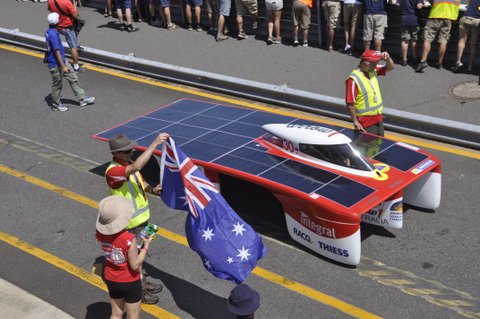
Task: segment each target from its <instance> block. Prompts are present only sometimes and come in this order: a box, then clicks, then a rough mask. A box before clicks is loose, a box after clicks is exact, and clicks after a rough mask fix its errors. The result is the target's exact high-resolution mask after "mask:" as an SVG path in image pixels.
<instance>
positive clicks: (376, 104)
mask: <svg viewBox="0 0 480 319" xmlns="http://www.w3.org/2000/svg"><path fill="white" fill-rule="evenodd" d="M349 78H351V79H353V81H355V83H356V84H357V87H358V93H357V96H356V98H355V113H356V114H357V115H359V116H364V115H377V114H382V111H383V100H382V94H381V93H380V86H379V85H378V80H377V76H376V74H375V73H374V74H371V78H370V79H369V78H367V77H366V76H365V74H363V72H362V71H361V70H359V69H355V70H353V71H352V73H350V76H349Z"/></svg>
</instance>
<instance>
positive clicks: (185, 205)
mask: <svg viewBox="0 0 480 319" xmlns="http://www.w3.org/2000/svg"><path fill="white" fill-rule="evenodd" d="M178 198H180V199H183V206H182V207H187V206H188V199H187V195H185V196H180V197H178Z"/></svg>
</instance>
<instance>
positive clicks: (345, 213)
mask: <svg viewBox="0 0 480 319" xmlns="http://www.w3.org/2000/svg"><path fill="white" fill-rule="evenodd" d="M163 131H167V132H169V133H170V134H171V136H172V137H173V138H174V139H175V141H176V143H177V145H178V146H180V147H181V148H182V150H183V151H184V152H185V153H186V154H187V155H188V156H189V157H191V158H192V159H193V160H194V162H195V163H196V164H197V165H199V166H201V167H203V169H204V171H205V173H206V175H207V176H208V177H209V178H210V179H211V180H212V182H217V183H219V182H220V178H219V176H220V175H221V174H226V175H229V176H233V177H235V178H239V179H242V180H245V181H248V182H250V183H254V184H257V185H260V186H262V187H264V188H265V189H267V190H268V191H270V192H271V193H272V194H273V195H274V196H275V197H276V198H277V199H278V201H279V202H280V203H281V205H282V207H283V211H284V213H285V219H286V225H287V228H288V232H289V234H290V236H291V237H292V238H293V239H294V240H295V241H296V242H298V243H300V244H302V245H304V246H306V247H308V248H309V249H311V250H313V251H315V252H317V253H319V254H320V255H323V256H325V257H328V258H330V259H332V260H335V261H338V262H341V263H344V264H351V265H356V264H358V263H359V262H360V256H361V236H360V224H361V223H362V222H364V223H370V224H375V225H380V226H383V227H390V228H396V229H399V228H402V227H403V203H407V204H410V205H413V206H416V207H421V208H424V209H430V210H433V209H436V208H437V207H438V206H439V205H440V200H441V164H440V161H439V160H438V159H437V158H436V157H435V156H433V155H431V154H429V153H428V152H425V151H424V150H421V149H419V148H417V147H415V146H412V145H408V144H405V143H401V142H396V141H392V140H389V139H386V138H383V137H379V136H375V135H371V134H366V133H360V132H357V131H353V130H350V129H346V128H341V127H335V126H332V125H327V124H323V123H319V122H315V121H310V120H305V119H298V118H294V117H290V116H283V115H278V114H273V113H269V112H263V111H257V110H250V109H243V108H238V107H232V106H224V105H218V104H212V103H207V102H201V101H195V100H188V99H184V100H179V101H177V102H175V103H172V104H170V105H168V106H166V107H162V108H160V109H157V110H154V111H152V112H150V113H147V114H145V115H142V116H140V117H138V118H136V119H133V120H131V121H128V122H125V123H123V124H121V125H119V126H116V127H114V128H112V129H109V130H106V131H103V132H100V133H98V134H96V135H94V136H93V137H94V138H97V139H101V140H108V139H109V138H110V137H112V136H113V135H114V134H116V133H125V134H127V135H128V136H129V137H130V138H132V139H135V140H137V142H138V144H139V149H142V148H145V147H147V146H148V145H149V144H150V142H151V141H152V140H153V138H154V137H155V135H156V134H158V132H163ZM157 153H159V151H157ZM218 186H219V187H221V185H218ZM164 187H168V185H166V186H164Z"/></svg>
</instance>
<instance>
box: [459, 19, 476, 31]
mask: <svg viewBox="0 0 480 319" xmlns="http://www.w3.org/2000/svg"><path fill="white" fill-rule="evenodd" d="M479 27H480V19H475V18H472V17H466V16H463V17H462V18H461V19H460V21H459V23H458V28H460V29H464V30H465V31H467V32H468V31H470V30H472V32H478V31H479V30H478V29H479Z"/></svg>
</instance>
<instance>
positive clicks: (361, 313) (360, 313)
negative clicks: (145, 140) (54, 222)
mask: <svg viewBox="0 0 480 319" xmlns="http://www.w3.org/2000/svg"><path fill="white" fill-rule="evenodd" d="M0 173H6V174H8V175H10V176H14V177H17V178H19V179H22V180H24V181H26V182H28V183H30V184H33V185H36V186H38V187H41V188H43V189H46V190H48V191H51V192H54V193H56V194H58V195H60V196H63V197H67V198H69V199H72V200H74V201H76V202H79V203H82V204H84V205H87V206H90V207H91V208H94V209H97V208H98V206H97V202H96V201H94V200H92V199H90V198H87V197H85V196H82V195H80V194H77V193H74V192H71V191H69V190H67V189H65V188H62V187H60V186H57V185H54V184H51V183H49V182H46V181H44V180H41V179H39V178H36V177H33V176H30V175H28V174H25V173H23V172H20V171H17V170H15V169H13V168H9V167H7V166H5V165H2V164H0ZM3 234H4V233H1V232H0V239H1V240H3V241H6V242H8V243H10V242H9V241H7V240H6V239H4V236H3ZM158 234H159V235H160V236H162V237H164V238H166V239H168V240H171V241H174V242H176V243H179V244H181V245H183V246H186V247H188V244H187V239H186V238H185V236H182V235H179V234H176V233H174V232H171V231H169V230H167V229H164V228H161V227H159V232H158ZM8 238H9V237H8ZM19 241H20V240H19ZM12 246H16V244H15V245H14V244H12ZM28 247H29V248H28V249H23V248H21V249H22V250H24V251H26V252H28V253H30V252H32V255H35V256H37V255H36V254H35V252H36V249H38V248H35V247H33V246H30V245H29V246H28ZM42 252H43V251H42ZM43 253H44V254H41V256H42V257H40V256H37V257H38V258H41V259H42V260H45V261H47V262H49V263H51V264H52V265H55V266H57V267H59V268H61V269H63V270H65V271H67V272H69V273H72V274H73V275H75V276H77V277H79V278H81V279H84V278H83V277H80V276H78V275H77V274H78V273H80V272H81V271H84V270H81V269H77V270H72V269H71V268H72V267H75V266H74V265H72V264H68V265H70V267H66V268H65V269H64V268H62V267H64V262H65V261H63V260H61V259H59V258H57V257H55V256H53V255H51V254H48V253H46V252H43ZM253 273H254V274H255V275H257V276H259V277H261V278H263V279H265V280H268V281H270V282H272V283H275V284H277V285H280V286H283V287H286V288H288V289H290V290H292V291H295V292H297V293H299V294H302V295H304V296H305V297H308V298H310V299H313V300H315V301H318V302H320V303H322V304H325V305H327V306H330V307H332V308H335V309H337V310H339V311H341V312H344V313H346V314H348V315H350V316H352V317H354V318H359V319H367V318H368V319H372V318H373V319H378V318H381V317H379V316H377V315H374V314H373V313H370V312H367V311H365V310H363V309H361V308H358V307H355V306H353V305H350V304H348V303H346V302H344V301H341V300H340V299H337V298H334V297H331V296H329V295H327V294H324V293H322V292H320V291H317V290H315V289H313V288H310V287H307V286H305V285H302V284H300V283H297V282H294V281H292V280H290V279H288V278H285V277H283V276H281V275H278V274H275V273H273V272H271V271H268V270H266V269H263V268H261V267H256V268H255V269H254V271H253ZM84 280H85V279H84ZM86 281H88V280H86ZM88 282H90V281H88ZM96 282H97V281H95V283H93V282H92V284H93V285H96V286H97V284H96ZM101 288H102V287H101ZM102 289H104V290H105V287H103V288H102ZM144 306H146V305H144ZM154 307H156V306H154ZM156 308H158V307H156ZM147 309H149V308H147ZM159 309H161V308H159ZM145 311H146V310H145ZM159 318H160V317H159ZM161 318H174V317H166V316H162V317H161ZM175 318H176V317H175Z"/></svg>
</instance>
